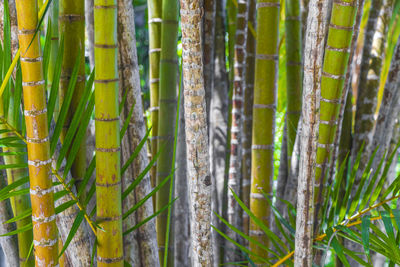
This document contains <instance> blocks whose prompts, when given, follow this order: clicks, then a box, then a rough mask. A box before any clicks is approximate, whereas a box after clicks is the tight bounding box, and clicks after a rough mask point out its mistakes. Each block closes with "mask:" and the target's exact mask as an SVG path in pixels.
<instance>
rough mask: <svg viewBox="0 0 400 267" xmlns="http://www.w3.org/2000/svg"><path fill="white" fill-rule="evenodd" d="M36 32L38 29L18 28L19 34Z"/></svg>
mask: <svg viewBox="0 0 400 267" xmlns="http://www.w3.org/2000/svg"><path fill="white" fill-rule="evenodd" d="M35 33H36V29H31V30H28V29H18V34H19V35H29V34H35Z"/></svg>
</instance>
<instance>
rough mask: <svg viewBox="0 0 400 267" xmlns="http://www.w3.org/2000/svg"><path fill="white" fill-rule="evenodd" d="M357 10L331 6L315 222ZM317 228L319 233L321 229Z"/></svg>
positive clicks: (349, 0) (348, 0) (352, 0)
mask: <svg viewBox="0 0 400 267" xmlns="http://www.w3.org/2000/svg"><path fill="white" fill-rule="evenodd" d="M357 7H358V1H357V0H345V1H342V0H340V1H335V2H334V3H333V7H332V14H331V20H330V25H329V31H328V39H327V44H326V47H325V58H324V65H323V69H322V79H321V100H320V124H319V137H318V148H317V158H316V170H315V186H316V188H315V194H314V198H315V222H317V217H318V213H319V208H320V204H321V201H322V197H323V184H324V180H325V177H324V176H325V173H326V171H327V170H328V167H329V163H330V160H331V157H332V153H333V150H334V146H333V144H334V140H335V134H336V127H337V124H338V117H339V111H340V106H341V102H342V101H341V98H342V91H343V88H344V82H345V76H346V71H347V67H348V61H349V54H350V48H351V41H352V37H353V28H354V24H355V17H356V14H357ZM314 227H315V230H316V231H317V229H318V226H317V225H315V226H314Z"/></svg>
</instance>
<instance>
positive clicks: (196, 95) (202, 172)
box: [180, 0, 213, 267]
mask: <svg viewBox="0 0 400 267" xmlns="http://www.w3.org/2000/svg"><path fill="white" fill-rule="evenodd" d="M180 12H181V21H182V24H181V27H182V46H183V52H182V59H183V62H182V69H183V81H184V95H185V120H186V153H187V167H188V180H189V192H190V204H191V205H190V213H191V214H190V215H191V218H190V230H191V248H192V266H193V267H200V266H211V265H212V262H213V251H212V244H211V188H212V186H211V184H212V182H211V177H210V167H209V165H210V162H209V152H208V126H207V114H206V103H205V89H204V77H203V62H202V42H201V34H202V29H201V25H202V18H201V17H202V5H201V1H199V0H181V11H180Z"/></svg>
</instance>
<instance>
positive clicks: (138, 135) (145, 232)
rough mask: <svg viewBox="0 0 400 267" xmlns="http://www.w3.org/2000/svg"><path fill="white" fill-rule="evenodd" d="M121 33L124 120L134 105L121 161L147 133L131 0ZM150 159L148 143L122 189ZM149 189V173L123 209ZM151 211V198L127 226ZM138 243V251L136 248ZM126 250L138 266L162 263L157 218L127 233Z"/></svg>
mask: <svg viewBox="0 0 400 267" xmlns="http://www.w3.org/2000/svg"><path fill="white" fill-rule="evenodd" d="M118 36H119V38H118V47H119V50H118V51H119V62H118V63H119V67H118V69H119V78H120V97H122V96H123V95H124V93H125V92H126V91H127V100H126V103H125V105H124V109H123V111H122V112H121V120H122V121H123V122H124V121H125V120H126V118H127V116H128V114H129V111H130V110H131V108H132V106H133V113H132V117H131V121H130V122H129V125H128V129H127V133H126V135H125V136H124V138H123V140H122V142H123V143H122V144H123V145H122V153H121V155H122V162H126V160H127V159H128V158H129V157H130V155H131V154H132V152H133V151H134V149H135V148H136V147H137V146H138V145H139V143H140V142H141V141H142V140H143V138H144V137H145V135H146V126H145V124H144V119H143V106H142V98H141V90H140V77H139V67H138V59H137V52H136V38H135V20H134V10H133V5H132V1H130V0H118ZM148 163H149V162H148V158H147V146H143V147H142V149H141V150H140V152H139V154H138V155H137V157H136V158H135V159H134V161H133V163H132V165H131V166H130V167H129V168H128V169H127V171H126V173H125V174H124V177H123V178H122V189H123V190H125V189H126V188H127V187H128V186H129V185H130V184H131V183H133V181H134V180H135V178H137V177H138V176H139V174H140V173H142V172H143V170H144V169H145V168H146V167H147V165H148ZM150 191H151V183H150V175H149V174H146V176H145V177H144V178H143V180H142V181H141V182H140V183H139V184H138V185H137V186H136V188H135V189H134V194H132V193H131V194H130V195H129V196H127V198H126V199H125V200H124V203H123V204H124V205H123V209H124V212H125V211H126V210H128V209H130V208H131V207H132V206H133V205H134V204H136V202H137V201H140V200H141V199H143V198H144V197H145V196H146V195H147V194H149V193H150ZM151 214H153V203H152V202H151V201H150V200H148V201H146V202H145V203H144V205H143V206H141V207H140V208H138V210H137V211H136V212H135V214H132V215H131V216H130V217H133V216H135V217H136V218H134V219H132V221H131V222H130V223H129V222H126V223H125V224H124V230H127V229H128V228H130V227H132V226H133V225H134V224H132V223H134V222H136V223H139V222H141V221H143V220H144V219H146V218H147V217H149V216H151ZM134 239H136V240H134ZM135 243H137V245H136V244H135ZM135 247H136V249H138V252H135ZM124 252H125V260H127V261H128V262H129V263H130V264H132V265H133V266H138V265H136V264H135V263H137V262H140V266H148V267H150V266H157V265H158V264H159V258H158V252H157V240H156V232H155V222H154V219H153V220H151V221H149V222H147V223H146V224H144V225H142V226H141V227H140V228H139V229H138V230H136V233H132V234H128V235H126V236H125V237H124ZM136 253H138V254H139V257H140V260H139V259H137V258H135V257H137V254H136Z"/></svg>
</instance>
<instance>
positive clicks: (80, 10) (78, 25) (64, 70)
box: [59, 0, 86, 201]
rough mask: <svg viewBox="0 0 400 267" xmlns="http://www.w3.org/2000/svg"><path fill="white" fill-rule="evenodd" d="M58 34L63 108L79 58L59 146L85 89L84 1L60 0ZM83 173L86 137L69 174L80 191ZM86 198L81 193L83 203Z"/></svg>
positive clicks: (60, 95) (60, 103)
mask: <svg viewBox="0 0 400 267" xmlns="http://www.w3.org/2000/svg"><path fill="white" fill-rule="evenodd" d="M59 26H60V33H61V34H63V35H64V56H63V62H62V65H61V77H60V89H59V90H60V92H59V105H60V106H61V105H62V102H63V100H64V95H65V94H66V93H67V92H66V90H67V89H68V84H69V82H70V79H71V73H72V69H73V68H74V65H75V62H76V59H77V57H78V56H79V55H80V58H79V64H80V66H79V72H78V78H77V81H76V85H75V89H74V95H73V97H72V100H71V104H70V108H69V111H68V113H67V117H66V119H65V122H64V127H63V130H62V132H61V136H60V139H61V143H63V141H64V138H65V135H66V134H67V131H68V128H69V124H70V123H71V120H72V117H73V114H74V112H75V110H76V109H77V107H78V104H79V101H80V99H81V97H82V94H83V90H84V89H85V53H84V48H85V1H84V0H61V1H60V14H59ZM85 172H86V138H83V140H82V143H81V145H80V147H79V151H78V153H77V154H76V158H75V160H74V162H73V164H72V167H71V175H72V178H73V179H74V180H75V185H76V188H79V186H80V183H81V181H82V180H83V177H84V176H85ZM85 197H86V195H85V194H82V195H81V197H80V199H81V200H82V201H83V200H84V199H85Z"/></svg>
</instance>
